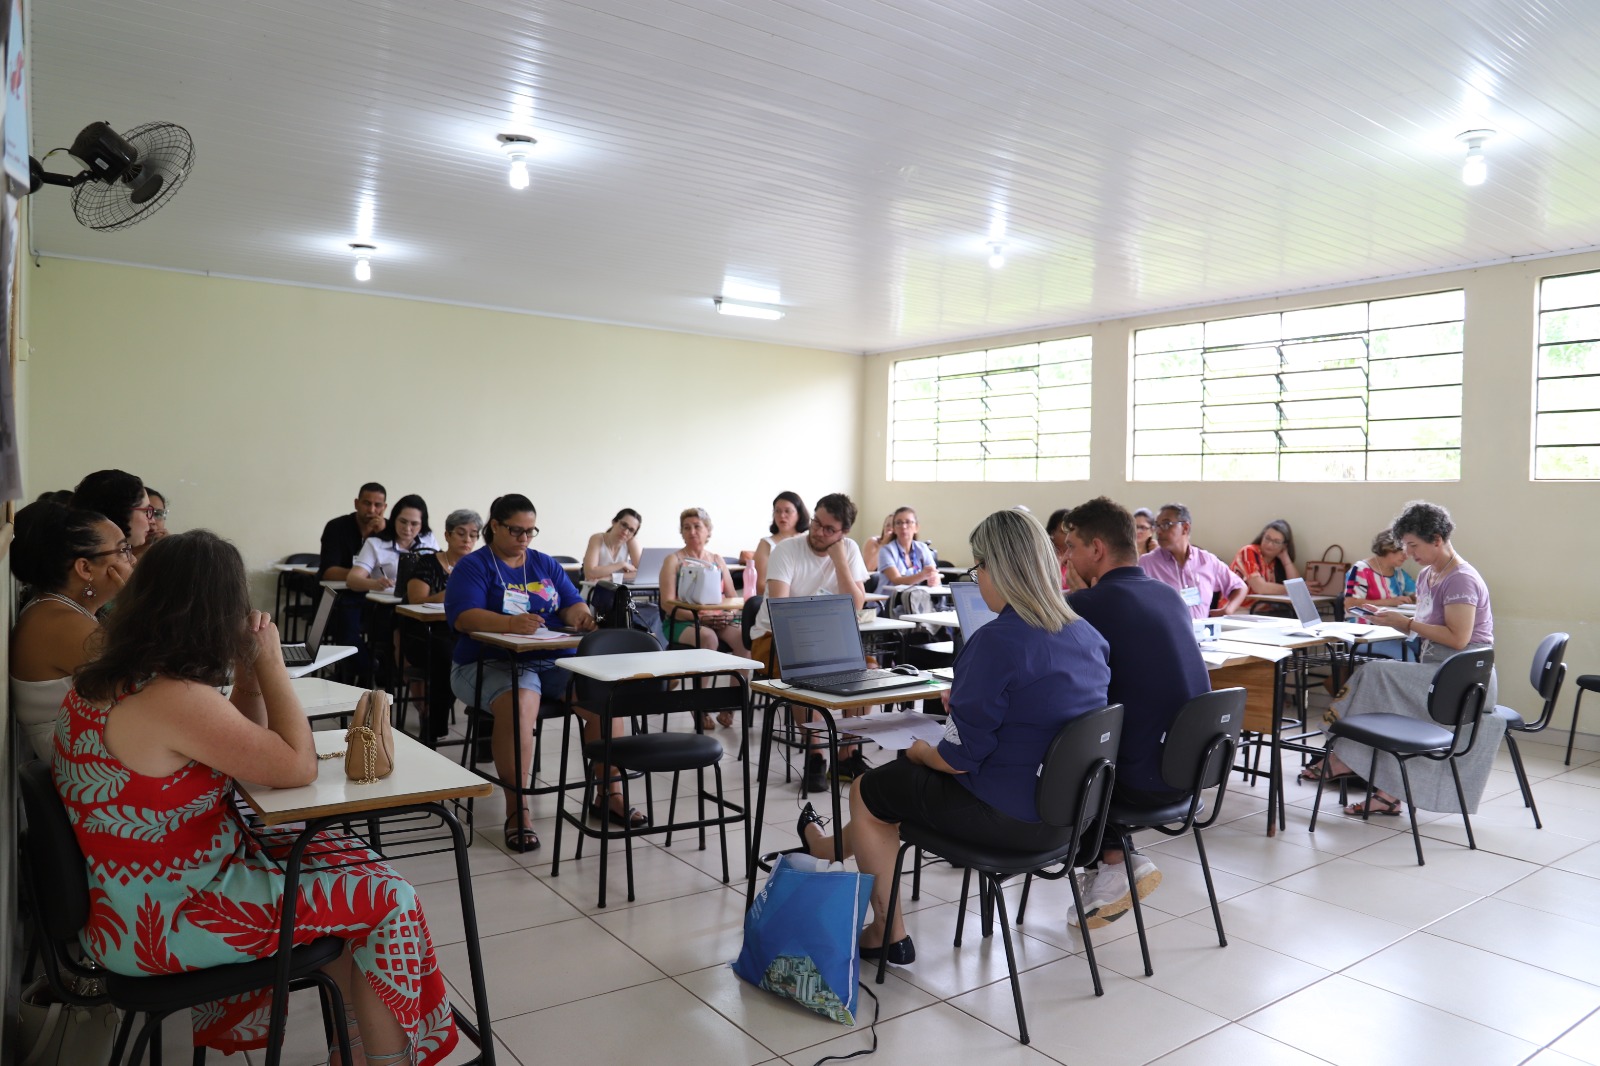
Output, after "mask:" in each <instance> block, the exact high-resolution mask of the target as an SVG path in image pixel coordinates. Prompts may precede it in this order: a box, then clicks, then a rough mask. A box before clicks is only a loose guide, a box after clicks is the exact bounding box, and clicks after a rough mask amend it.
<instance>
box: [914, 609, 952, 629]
mask: <svg viewBox="0 0 1600 1066" xmlns="http://www.w3.org/2000/svg"><path fill="white" fill-rule="evenodd" d="M900 617H901V619H902V620H904V621H907V622H921V623H923V624H924V625H930V626H942V627H944V628H947V629H960V628H961V619H960V618H958V617H957V616H956V613H955V612H954V611H928V612H927V613H925V614H903V615H901V616H900Z"/></svg>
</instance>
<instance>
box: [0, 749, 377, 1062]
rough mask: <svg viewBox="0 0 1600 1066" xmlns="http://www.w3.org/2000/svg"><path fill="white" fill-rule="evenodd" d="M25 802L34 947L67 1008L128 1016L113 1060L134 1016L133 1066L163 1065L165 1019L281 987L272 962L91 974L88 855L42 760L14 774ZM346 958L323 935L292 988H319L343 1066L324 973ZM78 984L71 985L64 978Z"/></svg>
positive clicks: (337, 1015) (337, 1020) (344, 1046)
mask: <svg viewBox="0 0 1600 1066" xmlns="http://www.w3.org/2000/svg"><path fill="white" fill-rule="evenodd" d="M18 777H19V778H20V784H21V792H22V805H23V810H24V811H25V812H26V814H27V819H28V828H27V830H26V831H25V832H24V833H23V834H22V856H23V865H24V877H23V888H24V890H25V891H24V896H25V899H26V901H27V903H28V906H29V909H30V910H31V912H32V916H33V921H32V922H30V923H29V924H28V931H29V934H30V935H31V936H32V937H33V940H34V944H35V947H37V948H40V949H42V950H41V951H40V955H41V957H42V958H43V960H44V965H45V974H46V976H47V978H48V980H49V982H50V989H51V992H52V993H53V994H54V995H55V996H56V997H57V998H59V999H61V1000H62V1001H63V1002H67V1003H72V1004H75V1005H80V1006H88V1005H92V1004H96V1003H101V1002H109V1003H111V1004H112V1005H113V1006H114V1007H116V1008H117V1009H118V1010H120V1011H122V1023H121V1024H120V1025H119V1026H118V1027H117V1040H116V1044H115V1046H114V1047H113V1048H112V1051H111V1062H112V1063H113V1064H118V1063H121V1062H122V1057H123V1052H124V1050H125V1049H126V1048H127V1044H128V1035H129V1033H130V1032H131V1030H132V1027H133V1021H134V1019H135V1018H136V1017H137V1016H138V1015H140V1014H143V1015H144V1016H145V1022H144V1025H142V1026H141V1027H140V1029H139V1035H138V1036H137V1037H136V1038H135V1040H134V1043H133V1052H132V1056H131V1057H130V1058H129V1059H128V1061H129V1062H130V1063H134V1064H137V1063H139V1062H140V1061H142V1060H143V1059H144V1056H145V1051H146V1048H148V1049H149V1052H150V1061H151V1062H153V1063H159V1062H160V1061H161V1022H162V1020H163V1019H165V1018H166V1017H167V1016H168V1015H169V1014H175V1013H177V1012H178V1011H180V1010H185V1009H187V1008H190V1007H197V1006H199V1005H200V1004H202V1003H209V1002H211V1001H212V1000H217V999H223V998H226V997H228V996H237V995H242V994H244V993H246V992H255V991H257V990H259V989H263V988H271V987H272V986H273V985H274V984H275V983H276V981H277V976H278V960H277V958H276V957H275V956H268V957H267V958H264V959H257V960H255V961H254V962H243V963H237V964H235V965H232V966H214V967H212V968H210V969H207V970H194V971H191V972H189V973H179V974H168V975H164V976H160V977H129V976H127V975H125V974H119V973H112V972H111V971H109V970H94V969H90V968H89V967H87V966H84V965H83V964H82V963H81V962H79V961H78V958H77V955H76V953H75V952H76V948H77V944H78V933H79V931H80V930H82V929H83V927H84V925H85V923H87V922H88V920H89V881H88V877H87V875H86V874H85V872H84V871H85V860H84V857H83V852H82V851H80V850H79V848H78V839H77V837H76V836H74V835H73V831H72V823H71V822H69V821H68V820H67V809H66V807H65V806H63V804H62V802H61V797H60V796H59V795H58V794H57V793H56V786H55V782H54V781H53V780H52V779H51V775H50V769H49V767H47V766H45V764H44V763H43V762H41V761H39V760H37V759H35V760H32V761H30V762H28V763H26V764H25V765H24V766H22V767H21V769H20V770H19V771H18ZM343 951H344V941H343V940H340V939H339V938H338V937H332V936H328V937H322V938H321V939H319V940H315V941H313V942H311V943H310V944H306V945H303V946H301V947H296V948H294V949H293V950H292V954H291V959H292V961H291V963H290V972H291V975H292V977H291V985H290V987H291V988H306V987H310V986H313V985H314V986H315V987H316V988H317V990H318V991H319V992H320V993H321V998H322V1022H323V1028H324V1030H325V1033H326V1035H327V1037H328V1040H329V1042H330V1044H332V1043H336V1044H337V1045H338V1048H339V1052H340V1055H341V1057H342V1060H343V1061H344V1062H349V1061H351V1059H350V1042H349V1033H348V1030H347V1029H346V1027H345V1018H344V998H343V997H342V996H341V995H340V993H339V986H338V985H336V984H335V983H334V981H333V978H331V977H329V976H328V975H327V974H325V973H323V972H322V967H324V966H327V965H329V964H331V963H332V962H334V961H335V960H336V959H337V958H338V957H339V956H340V955H341V954H342V953H343ZM69 977H70V978H73V979H74V980H68V978H69ZM87 979H98V980H99V981H100V982H102V984H103V987H104V988H105V994H104V995H103V996H94V997H86V996H83V995H81V994H80V993H79V992H78V991H77V988H75V987H74V985H76V984H78V983H79V982H81V981H83V980H87ZM194 1062H195V1063H196V1066H199V1064H202V1063H204V1062H205V1048H203V1047H197V1048H195V1051H194Z"/></svg>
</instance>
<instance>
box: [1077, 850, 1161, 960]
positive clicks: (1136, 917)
mask: <svg viewBox="0 0 1600 1066" xmlns="http://www.w3.org/2000/svg"><path fill="white" fill-rule="evenodd" d="M1121 843H1122V867H1123V869H1124V870H1126V871H1127V874H1128V896H1129V898H1130V899H1132V900H1133V924H1134V927H1135V928H1137V929H1138V930H1139V952H1140V954H1141V955H1143V956H1144V975H1145V976H1146V977H1154V976H1155V972H1156V970H1155V967H1154V966H1151V965H1150V940H1149V938H1148V937H1146V936H1145V935H1144V908H1143V907H1142V906H1140V905H1139V886H1138V884H1137V883H1136V882H1135V881H1134V879H1133V860H1132V859H1131V858H1130V857H1129V856H1131V855H1132V854H1133V834H1132V833H1123V834H1122V841H1121ZM1073 898H1074V900H1076V899H1077V896H1076V894H1074V896H1073ZM1078 920H1079V921H1080V922H1081V921H1083V920H1084V918H1083V912H1082V909H1081V906H1080V909H1079V913H1078ZM1080 928H1082V929H1084V930H1085V932H1084V936H1083V940H1084V943H1086V944H1087V943H1088V942H1089V934H1088V932H1087V929H1088V927H1087V926H1080Z"/></svg>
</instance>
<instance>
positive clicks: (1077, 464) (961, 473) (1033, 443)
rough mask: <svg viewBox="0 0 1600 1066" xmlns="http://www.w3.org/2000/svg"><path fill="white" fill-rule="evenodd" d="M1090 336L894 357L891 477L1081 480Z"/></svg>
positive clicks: (1085, 463)
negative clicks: (948, 353) (949, 353)
mask: <svg viewBox="0 0 1600 1066" xmlns="http://www.w3.org/2000/svg"><path fill="white" fill-rule="evenodd" d="M1089 372H1090V339H1089V338H1088V337H1074V338H1071V339H1068V340H1057V341H1045V342H1043V343H1039V344H1019V345H1014V346H1012V347H1009V348H991V349H987V350H983V351H975V352H961V353H959V354H956V355H940V356H929V357H926V358H921V359H902V360H900V361H899V362H897V363H895V364H894V367H893V370H892V372H891V375H890V395H889V408H890V410H889V480H890V481H1083V480H1087V479H1088V477H1089V407H1090V395H1089V387H1090V380H1089Z"/></svg>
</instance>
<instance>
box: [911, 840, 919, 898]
mask: <svg viewBox="0 0 1600 1066" xmlns="http://www.w3.org/2000/svg"><path fill="white" fill-rule="evenodd" d="M920 899H922V849H921V848H918V849H917V850H916V854H914V855H912V857H911V902H913V903H916V902H917V901H918V900H920Z"/></svg>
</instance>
